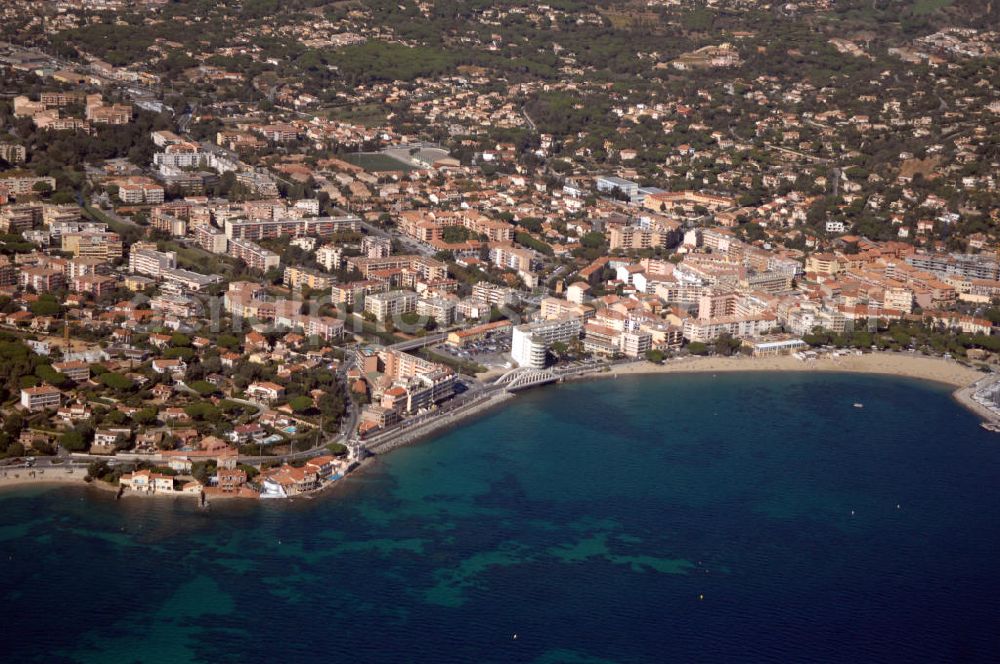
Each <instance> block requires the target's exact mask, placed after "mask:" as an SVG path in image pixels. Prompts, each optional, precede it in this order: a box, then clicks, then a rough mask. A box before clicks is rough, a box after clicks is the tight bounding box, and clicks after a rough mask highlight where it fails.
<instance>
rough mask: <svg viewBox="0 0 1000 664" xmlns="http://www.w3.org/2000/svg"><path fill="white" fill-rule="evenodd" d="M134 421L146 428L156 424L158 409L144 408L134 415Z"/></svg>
mask: <svg viewBox="0 0 1000 664" xmlns="http://www.w3.org/2000/svg"><path fill="white" fill-rule="evenodd" d="M132 421H133V422H135V423H136V424H141V425H143V426H146V425H148V424H153V423H154V422H156V408H143V409H142V410H138V411H136V412H135V413H133V414H132Z"/></svg>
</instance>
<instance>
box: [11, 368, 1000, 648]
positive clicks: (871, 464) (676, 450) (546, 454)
mask: <svg viewBox="0 0 1000 664" xmlns="http://www.w3.org/2000/svg"><path fill="white" fill-rule="evenodd" d="M856 403H857V404H862V405H863V407H860V408H859V407H856V406H855V404H856ZM998 554H1000V437H998V436H997V434H993V433H989V432H987V431H984V430H983V429H981V428H980V427H979V421H978V420H977V418H976V417H975V416H973V415H972V414H971V413H969V412H967V411H965V410H964V409H962V408H961V407H960V406H959V405H958V404H957V403H956V402H955V401H954V400H953V399H952V398H951V395H950V393H949V391H948V389H947V388H946V387H944V386H941V385H937V384H932V383H923V382H918V381H914V380H909V379H901V378H890V377H877V376H859V375H839V374H827V373H822V374H817V373H790V374H784V373H782V374H765V373H747V374H719V375H710V374H701V375H669V376H631V377H622V378H619V379H617V380H615V379H606V380H595V381H590V382H577V383H570V384H564V385H558V386H553V387H547V388H540V389H537V390H534V391H531V392H527V393H523V394H520V395H519V396H518V397H517V398H516V399H514V400H513V401H511V402H509V405H507V406H505V407H504V408H503V409H502V410H496V411H492V412H490V413H488V414H486V415H485V416H483V417H481V418H479V419H476V420H473V421H471V422H469V423H467V424H464V425H463V426H461V427H459V428H455V429H453V430H451V431H448V432H446V433H443V434H442V435H440V436H438V437H436V438H434V439H432V440H428V441H426V442H423V443H419V444H416V445H412V446H409V447H406V448H403V449H400V450H397V451H395V452H392V453H391V454H388V455H386V456H384V457H380V458H378V459H377V460H376V461H375V462H374V463H372V464H370V465H369V466H368V467H367V468H366V469H364V470H363V471H362V472H361V473H358V474H356V475H353V476H351V477H348V478H346V479H344V480H342V481H341V482H340V483H339V486H336V487H335V488H333V489H331V490H330V491H328V492H326V493H324V494H323V495H320V496H317V497H315V498H313V499H311V500H295V501H260V502H259V503H257V502H254V503H236V502H230V503H219V502H217V503H215V504H213V505H212V506H211V507H210V508H209V509H208V510H207V511H205V510H199V509H198V508H196V507H195V506H194V505H193V501H184V500H176V501H175V500H170V499H166V500H153V499H135V498H133V499H127V500H122V501H118V502H116V501H115V500H114V498H113V495H112V496H109V495H108V494H107V493H106V492H101V491H99V490H95V489H92V488H86V487H73V488H55V489H43V488H41V487H31V488H22V489H16V490H8V491H5V492H2V493H0V600H2V601H0V607H2V613H0V625H2V626H3V635H4V636H3V644H2V649H0V653H2V654H0V660H2V661H5V662H46V663H52V662H99V663H102V664H112V663H117V662H122V663H131V662H150V663H159V662H163V663H170V664H178V663H181V662H213V663H214V662H281V663H290V662H292V663H294V662H337V661H348V662H542V663H544V662H560V663H561V662H568V663H597V662H623V663H624V662H757V661H764V662H996V661H998V660H1000V560H998Z"/></svg>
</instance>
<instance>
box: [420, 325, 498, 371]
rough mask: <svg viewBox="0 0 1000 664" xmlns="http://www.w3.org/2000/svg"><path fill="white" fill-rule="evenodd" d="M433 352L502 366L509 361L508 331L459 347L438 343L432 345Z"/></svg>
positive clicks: (488, 364)
mask: <svg viewBox="0 0 1000 664" xmlns="http://www.w3.org/2000/svg"><path fill="white" fill-rule="evenodd" d="M434 352H436V353H441V354H442V355H448V356H451V357H454V358H456V359H459V360H463V361H466V362H476V363H478V364H482V365H483V366H486V367H503V366H505V365H507V364H509V363H510V361H511V360H510V333H509V332H508V333H507V334H499V335H495V336H489V337H485V338H483V339H480V340H479V341H471V342H468V343H466V344H465V345H464V346H462V347H461V348H457V347H455V346H452V345H451V344H440V345H438V346H435V347H434Z"/></svg>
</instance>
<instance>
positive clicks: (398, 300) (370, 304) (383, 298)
mask: <svg viewBox="0 0 1000 664" xmlns="http://www.w3.org/2000/svg"><path fill="white" fill-rule="evenodd" d="M416 309H417V294H416V293H414V292H412V291H389V292H388V293H373V294H372V295H369V296H368V297H366V298H365V311H366V312H368V313H370V314H373V315H374V316H375V318H376V320H379V321H384V320H386V319H388V318H392V317H393V316H401V315H403V314H408V313H411V312H413V311H416Z"/></svg>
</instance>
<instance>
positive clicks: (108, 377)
mask: <svg viewBox="0 0 1000 664" xmlns="http://www.w3.org/2000/svg"><path fill="white" fill-rule="evenodd" d="M97 380H98V382H100V383H101V384H102V385H104V386H105V387H109V388H111V389H112V390H115V391H116V392H127V391H129V390H131V389H132V388H133V387H135V383H134V382H133V381H132V379H130V378H128V377H126V376H123V375H121V374H119V373H114V372H113V371H108V372H107V373H103V374H101V375H100V376H99V377H98V379H97Z"/></svg>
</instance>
